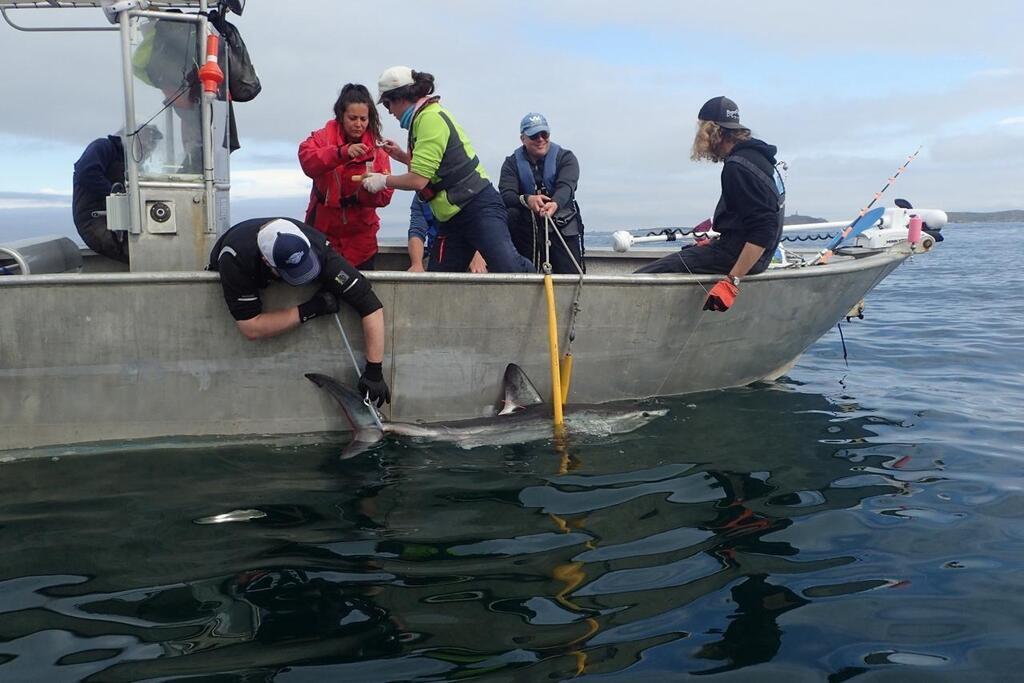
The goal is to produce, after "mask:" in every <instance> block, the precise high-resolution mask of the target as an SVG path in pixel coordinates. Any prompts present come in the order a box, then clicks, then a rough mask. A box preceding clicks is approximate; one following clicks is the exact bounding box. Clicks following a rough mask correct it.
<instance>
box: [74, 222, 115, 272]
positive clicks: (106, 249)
mask: <svg viewBox="0 0 1024 683" xmlns="http://www.w3.org/2000/svg"><path fill="white" fill-rule="evenodd" d="M77 227H78V234H79V235H81V236H82V240H83V241H84V242H85V245H86V246H87V247H89V248H90V249H92V250H93V251H95V252H96V253H97V254H101V255H103V256H106V257H107V258H112V259H114V260H115V261H120V262H121V263H128V243H127V242H125V241H122V240H120V239H118V236H117V235H116V234H115V233H113V232H111V231H110V230H107V219H106V218H105V217H102V216H101V217H98V218H90V219H89V220H87V221H86V222H85V223H83V224H82V225H79V226H77Z"/></svg>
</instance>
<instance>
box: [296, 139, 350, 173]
mask: <svg viewBox="0 0 1024 683" xmlns="http://www.w3.org/2000/svg"><path fill="white" fill-rule="evenodd" d="M343 151H344V150H341V149H339V147H338V145H335V144H333V143H331V142H329V141H328V140H327V136H326V135H324V134H323V130H318V131H314V132H312V133H310V134H309V137H308V138H306V139H305V140H303V141H302V142H301V143H299V165H300V166H302V172H303V173H305V174H306V175H307V176H308V177H310V178H312V179H314V180H316V179H317V178H319V177H320V176H322V175H323V174H325V173H330V172H331V171H333V170H334V169H336V168H337V167H338V166H340V165H341V164H342V162H343V161H345V159H343V158H342V156H341V152H343Z"/></svg>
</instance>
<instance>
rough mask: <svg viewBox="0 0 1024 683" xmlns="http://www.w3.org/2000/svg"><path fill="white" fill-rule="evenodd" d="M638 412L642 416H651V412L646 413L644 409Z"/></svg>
mask: <svg viewBox="0 0 1024 683" xmlns="http://www.w3.org/2000/svg"><path fill="white" fill-rule="evenodd" d="M640 414H641V415H643V416H644V417H650V416H651V414H650V413H648V412H647V411H646V410H645V411H644V412H642V413H640Z"/></svg>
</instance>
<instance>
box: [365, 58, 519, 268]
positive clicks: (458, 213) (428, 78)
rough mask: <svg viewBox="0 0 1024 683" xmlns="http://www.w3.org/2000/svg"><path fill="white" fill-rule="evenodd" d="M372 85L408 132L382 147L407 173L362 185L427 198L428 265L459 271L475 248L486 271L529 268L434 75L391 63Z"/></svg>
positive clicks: (372, 176)
mask: <svg viewBox="0 0 1024 683" xmlns="http://www.w3.org/2000/svg"><path fill="white" fill-rule="evenodd" d="M377 85H378V91H379V96H380V97H379V99H378V102H380V103H381V104H383V105H384V107H385V108H386V109H387V110H388V112H390V113H391V115H392V116H394V117H395V118H396V119H397V120H398V122H399V124H400V125H401V126H402V128H404V129H405V130H408V131H409V144H408V149H407V150H403V149H402V148H401V147H399V146H398V145H397V144H395V143H394V142H387V141H386V142H385V143H384V145H385V146H384V149H385V150H386V151H387V152H388V154H390V155H391V157H392V158H393V159H395V160H396V161H399V162H401V163H403V164H406V165H407V166H408V167H409V172H408V173H404V174H402V175H390V176H389V175H384V174H380V173H371V174H368V175H367V176H366V177H365V178H364V179H363V187H364V188H365V189H366V190H367V191H369V192H380V191H382V190H384V189H385V188H388V187H391V188H394V189H396V190H414V191H416V192H418V193H419V195H420V198H421V199H423V200H424V201H427V202H429V203H430V209H431V211H432V212H433V214H434V217H435V218H436V219H437V222H438V231H437V239H436V240H434V244H433V246H432V248H431V254H430V265H429V269H430V270H431V271H445V272H460V271H465V270H466V269H467V268H468V267H469V265H470V261H471V260H472V258H473V255H474V253H475V252H480V254H481V255H482V256H483V258H484V260H485V261H486V262H487V269H488V271H490V272H492V273H528V272H533V270H534V268H533V264H532V263H531V262H530V261H529V260H528V259H526V258H524V257H523V256H521V255H520V254H519V252H517V251H516V248H515V247H514V246H513V244H512V238H511V237H510V236H509V232H508V217H507V214H506V212H505V205H504V204H503V203H502V201H501V196H500V195H499V194H498V191H497V190H495V189H494V186H493V185H492V184H491V181H490V179H489V178H488V177H487V173H486V172H485V171H484V169H483V164H481V163H480V159H479V158H478V157H477V155H476V152H475V151H474V150H473V145H472V143H471V142H470V141H469V137H468V136H467V135H466V133H465V131H463V130H462V127H461V126H459V125H458V123H456V122H455V119H454V118H453V117H452V115H451V113H450V112H448V111H447V110H445V109H444V108H442V107H441V105H440V104H439V103H438V101H439V100H440V97H439V96H437V95H435V94H434V77H433V76H432V75H430V74H428V73H424V72H422V71H413V70H412V69H410V68H409V67H407V66H394V67H391V68H390V69H387V70H386V71H385V72H384V73H383V74H381V76H380V79H379V80H378V83H377Z"/></svg>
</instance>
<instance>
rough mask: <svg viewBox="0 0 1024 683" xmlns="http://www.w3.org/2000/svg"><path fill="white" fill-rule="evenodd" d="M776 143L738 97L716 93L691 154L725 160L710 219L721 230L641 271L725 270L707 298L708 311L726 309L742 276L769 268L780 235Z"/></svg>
mask: <svg viewBox="0 0 1024 683" xmlns="http://www.w3.org/2000/svg"><path fill="white" fill-rule="evenodd" d="M775 153H776V148H775V146H774V145H769V144H766V143H764V142H762V141H761V140H758V139H756V138H753V137H751V135H750V129H749V128H747V127H746V126H744V125H743V124H741V123H740V112H739V108H738V107H737V106H736V103H735V102H733V101H732V100H730V99H729V98H728V97H714V98H712V99H710V100H708V101H707V102H705V103H704V106H703V107H701V108H700V113H698V114H697V135H696V137H695V138H694V141H693V150H692V153H691V154H690V158H691V159H693V160H694V161H702V160H707V161H711V162H714V163H717V162H719V161H721V162H723V167H722V196H721V198H720V199H719V200H718V206H717V207H716V208H715V215H714V218H713V219H712V224H713V226H714V229H715V231H717V232H718V233H719V236H718V237H717V238H715V239H713V240H711V241H710V242H707V241H705V242H701V243H697V244H692V245H688V246H686V247H683V248H682V249H681V250H680V251H678V252H676V253H675V254H670V255H668V256H665V257H663V258H660V259H658V260H657V261H654V262H653V263H649V264H647V265H646V266H644V267H642V268H640V269H639V270H637V271H636V272H637V273H722V274H724V275H725V276H726V277H724V278H722V279H721V280H719V281H718V283H716V284H715V286H714V287H712V288H711V291H710V292H709V293H708V298H707V300H706V301H705V302H704V310H705V311H709V310H710V311H727V310H729V307H730V306H732V304H733V302H734V301H735V300H736V297H737V295H738V294H739V283H740V278H741V277H744V276H745V275H755V274H757V273H760V272H762V271H764V270H765V269H766V268H768V264H769V263H770V262H771V259H772V256H774V254H775V249H776V248H777V247H778V246H779V240H780V239H781V238H782V219H783V215H784V213H785V202H786V188H785V186H784V184H783V182H782V177H781V176H780V175H779V172H778V170H777V169H776V168H775V163H776V161H775Z"/></svg>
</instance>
